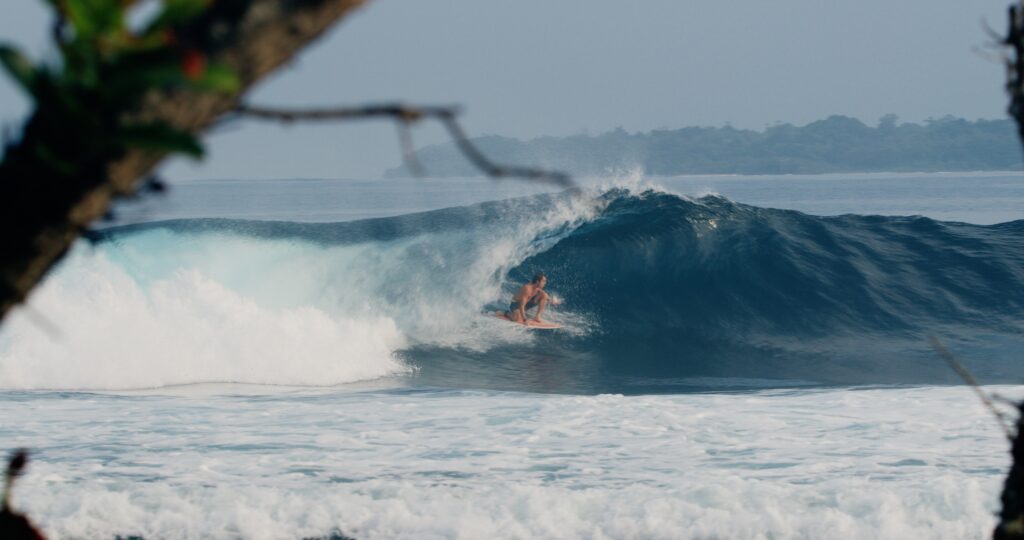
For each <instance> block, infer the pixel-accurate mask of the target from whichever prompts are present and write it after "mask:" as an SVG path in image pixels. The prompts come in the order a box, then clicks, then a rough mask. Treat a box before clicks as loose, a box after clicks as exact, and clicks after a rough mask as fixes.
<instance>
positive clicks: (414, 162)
mask: <svg viewBox="0 0 1024 540" xmlns="http://www.w3.org/2000/svg"><path fill="white" fill-rule="evenodd" d="M395 127H396V128H397V129H398V143H399V144H401V145H402V160H403V161H405V166H406V167H408V168H409V172H411V173H412V175H413V176H415V177H417V178H420V177H423V176H426V175H427V170H426V169H424V168H423V164H421V163H420V160H419V159H417V158H416V145H415V144H413V142H412V130H411V129H409V122H396V123H395Z"/></svg>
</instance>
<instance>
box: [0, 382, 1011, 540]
mask: <svg viewBox="0 0 1024 540" xmlns="http://www.w3.org/2000/svg"><path fill="white" fill-rule="evenodd" d="M988 390H991V391H997V392H1000V393H1002V394H1005V395H1011V396H1013V395H1018V396H1019V395H1021V394H1024V388H1021V387H1002V388H989V389H988ZM218 392H220V393H221V395H220V396H212V397H211V396H206V397H197V396H190V395H189V393H188V392H182V394H183V395H178V396H166V395H139V396H133V395H123V394H122V395H110V394H84V393H55V392H47V393H40V392H27V393H26V392H21V393H11V392H8V393H5V394H3V399H4V402H5V407H4V408H3V409H2V410H0V426H2V429H0V434H2V436H3V438H4V440H5V441H8V444H12V445H20V446H27V447H31V448H33V449H34V451H35V453H36V454H35V457H36V459H35V461H34V462H33V464H32V465H31V469H30V472H29V474H28V475H27V476H26V477H25V478H24V480H23V482H22V485H21V486H20V487H19V489H18V491H17V497H16V499H15V503H16V504H17V505H18V506H19V507H21V508H23V509H25V510H27V511H28V512H29V513H30V514H31V515H32V516H33V517H34V518H35V519H37V520H38V521H39V522H40V523H41V524H43V526H44V528H45V529H46V531H47V532H48V533H50V534H51V535H53V536H55V537H112V536H114V535H115V534H121V535H128V534H137V535H144V536H146V537H148V538H196V537H217V538H227V537H239V536H241V537H246V538H283V537H289V538H296V537H304V536H314V535H324V534H327V533H329V532H330V531H331V530H334V529H340V530H342V531H343V532H345V533H347V534H351V535H354V536H356V537H358V538H366V539H370V538H524V537H539V538H640V537H642V538H694V537H699V538H738V537H742V538H753V537H761V538H797V537H799V538H892V539H901V538H922V537H927V538H983V537H987V535H988V534H989V531H990V530H991V527H992V526H993V524H994V518H993V511H994V510H995V509H996V508H997V501H998V491H999V487H1000V482H1001V475H1002V473H1003V470H1004V469H1005V467H1006V466H1007V460H1008V459H1007V454H1006V451H1005V449H1006V441H1005V440H1004V439H1002V434H1001V432H1000V431H999V429H998V428H997V426H996V424H995V422H994V421H993V419H992V417H991V416H990V415H989V414H988V413H987V412H986V411H985V410H984V409H983V407H982V406H981V405H980V404H979V403H978V402H977V400H976V398H975V397H974V396H973V395H972V394H971V392H970V390H969V389H967V388H962V387H961V388H953V387H945V388H929V387H923V388H903V389H899V388H890V389H853V390H850V389H843V390H792V391H762V392H754V393H738V394H688V395H675V396H632V397H630V396H621V395H597V396H537V395H531V394H516V393H494V392H473V391H430V390H419V391H397V390H396V391H383V392H381V391H366V392H337V391H324V392H313V393H311V392H309V391H278V392H276V393H273V392H272V393H270V394H263V395H261V394H251V393H248V392H249V389H246V388H244V387H239V388H237V389H235V392H236V393H237V394H236V395H231V394H232V389H231V388H229V387H224V388H220V389H218Z"/></svg>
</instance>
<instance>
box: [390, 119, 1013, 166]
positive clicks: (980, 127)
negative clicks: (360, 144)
mask: <svg viewBox="0 0 1024 540" xmlns="http://www.w3.org/2000/svg"><path fill="white" fill-rule="evenodd" d="M473 141H474V142H475V143H476V144H477V145H478V146H479V147H480V148H481V149H482V150H483V151H485V152H487V153H488V154H489V155H491V156H493V157H494V158H495V159H496V160H498V161H501V162H511V163H522V164H528V165H534V166H541V167H548V168H553V169H559V170H564V171H567V172H570V173H572V174H577V175H604V174H614V173H617V172H621V171H623V170H627V169H633V168H640V169H642V170H643V171H644V172H645V173H646V174H650V175H659V176H671V175H682V174H820V173H844V172H939V171H984V170H989V171H991V170H1015V169H1019V168H1021V166H1022V164H1024V163H1022V153H1021V150H1020V143H1019V142H1018V140H1017V137H1016V134H1015V127H1014V124H1013V122H1012V121H1011V120H1009V119H1006V120H976V121H969V120H964V119H961V118H955V117H951V116H946V117H943V118H940V119H930V120H928V121H926V122H924V123H923V124H913V123H898V120H897V118H896V116H894V115H886V116H884V117H882V119H881V120H880V121H879V123H878V125H877V126H874V127H872V126H868V125H865V124H864V123H863V122H861V121H860V120H857V119H855V118H850V117H846V116H831V117H829V118H826V119H824V120H819V121H816V122H812V123H810V124H807V125H805V126H794V125H792V124H778V125H773V126H769V127H767V128H765V129H764V130H763V131H755V130H745V129H736V128H733V127H731V126H725V127H686V128H681V129H675V130H669V129H658V130H654V131H649V132H642V133H629V132H626V131H625V130H623V129H622V128H618V129H615V130H613V131H609V132H607V133H603V134H600V135H596V136H592V135H584V134H581V135H571V136H568V137H539V138H536V139H531V140H527V141H521V140H518V139H513V138H509V137H502V136H498V135H488V136H484V137H478V138H476V139H473ZM416 157H417V159H418V161H419V162H420V163H421V164H422V165H423V167H424V168H425V169H426V171H427V173H428V174H429V175H430V176H436V177H446V176H473V175H475V174H478V172H477V170H476V169H474V168H473V165H472V164H470V163H468V162H466V161H465V159H464V158H463V157H462V156H461V155H459V153H458V150H457V148H455V146H454V145H452V144H439V145H432V146H427V147H425V148H423V149H421V150H419V151H418V152H416ZM384 175H385V176H386V177H402V176H408V175H409V171H408V169H407V168H406V167H404V166H400V167H395V168H393V169H389V170H388V171H386V172H385V173H384Z"/></svg>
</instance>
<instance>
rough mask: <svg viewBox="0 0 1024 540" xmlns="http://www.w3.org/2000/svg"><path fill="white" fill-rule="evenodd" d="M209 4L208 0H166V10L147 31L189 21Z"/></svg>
mask: <svg viewBox="0 0 1024 540" xmlns="http://www.w3.org/2000/svg"><path fill="white" fill-rule="evenodd" d="M209 4H210V3H209V2H208V1H207V0H164V10H163V11H162V12H160V15H158V16H157V17H156V18H155V19H153V22H151V23H150V24H149V27H148V29H147V31H149V32H152V31H154V30H161V29H164V28H167V27H170V26H175V25H179V24H184V23H187V22H189V21H191V20H192V19H194V18H196V17H198V16H199V14H200V13H202V12H203V11H204V10H206V7H207V6H208V5H209Z"/></svg>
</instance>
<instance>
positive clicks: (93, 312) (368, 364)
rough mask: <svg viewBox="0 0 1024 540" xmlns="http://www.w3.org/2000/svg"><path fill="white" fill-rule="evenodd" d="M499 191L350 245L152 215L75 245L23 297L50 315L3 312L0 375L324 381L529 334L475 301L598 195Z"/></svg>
mask: <svg viewBox="0 0 1024 540" xmlns="http://www.w3.org/2000/svg"><path fill="white" fill-rule="evenodd" d="M522 203H523V205H524V206H529V204H528V203H529V201H522ZM508 204H509V208H508V209H507V212H508V213H509V214H510V220H509V224H510V225H514V226H499V227H494V228H493V229H489V230H488V229H481V230H460V231H447V232H444V233H440V234H428V233H424V234H420V235H411V236H404V237H400V238H398V239H395V240H389V241H378V242H363V243H356V244H349V245H333V246H330V245H328V246H325V245H320V244H316V243H314V242H313V241H311V240H302V239H295V240H282V239H265V238H264V239H261V238H255V237H250V236H245V235H240V234H230V233H228V232H224V231H222V232H202V233H177V232H172V231H171V230H168V229H160V228H156V229H152V230H148V231H144V232H140V233H135V234H132V235H129V236H126V237H120V238H118V239H116V240H115V241H113V242H109V243H105V244H101V245H100V246H98V247H96V248H90V247H86V246H84V245H80V246H78V247H77V248H76V250H75V252H74V253H73V254H72V255H71V256H70V258H69V260H67V261H65V262H64V263H63V264H62V265H61V267H60V268H58V270H57V271H56V272H55V275H54V276H52V277H51V278H50V279H48V280H47V281H46V282H45V283H44V284H43V286H42V287H41V288H40V290H39V291H38V292H36V293H35V295H33V297H32V298H31V300H30V303H31V309H32V310H33V311H35V312H37V313H40V314H42V315H43V316H44V317H45V318H46V319H48V320H49V321H50V324H49V325H45V326H40V325H38V324H35V323H34V321H33V319H32V318H30V317H26V316H25V315H26V314H24V313H21V314H17V313H16V314H15V316H13V317H12V318H11V320H10V321H9V322H8V323H7V324H5V325H4V327H3V328H2V330H0V388H69V389H129V388H149V387H159V386H165V385H173V384H187V383H199V382H223V381H227V382H239V383H256V384H282V385H334V384H339V383H346V382H352V381H359V380H366V379H372V378H376V377H381V376H385V375H391V374H396V373H400V372H402V371H404V370H406V369H407V368H406V366H404V365H403V364H402V362H401V361H399V360H398V359H397V358H396V353H397V352H398V351H399V350H400V349H402V348H403V347H406V346H408V345H410V344H430V345H438V346H456V347H463V348H469V349H477V350H484V349H486V348H487V347H489V346H492V345H493V344H495V343H500V342H509V341H520V342H521V341H524V340H530V339H533V336H530V335H529V333H528V332H524V331H523V330H522V329H521V328H517V327H515V326H513V325H509V324H502V323H501V322H499V321H497V320H495V319H493V317H484V316H483V314H482V311H483V308H484V306H486V305H487V304H488V303H490V302H495V301H496V300H499V299H501V298H502V297H505V298H507V295H508V292H507V291H505V290H504V289H503V287H504V286H505V283H504V282H505V277H506V275H507V274H508V272H509V270H510V269H512V268H514V267H515V266H516V265H518V264H520V263H521V262H522V261H523V260H524V259H526V258H527V257H529V256H530V255H533V254H535V253H537V252H539V251H543V250H545V249H547V248H549V247H550V246H551V245H553V244H554V243H555V242H557V241H558V240H559V239H561V238H563V237H564V236H565V235H566V234H568V233H569V232H571V231H572V230H573V229H574V228H575V227H577V226H579V224H581V223H583V222H585V221H586V220H588V219H590V218H592V217H593V216H594V215H596V213H597V212H599V210H600V207H601V203H600V202H599V200H596V199H594V198H592V197H588V196H579V197H568V198H565V199H564V200H562V201H561V202H555V203H554V204H551V205H550V206H549V207H547V208H544V209H542V210H537V208H536V207H529V208H523V209H519V208H517V207H516V206H515V203H514V202H510V203H508ZM555 287H556V288H557V285H555ZM559 311H560V313H559ZM559 311H556V310H552V311H549V312H548V315H549V318H551V319H552V320H554V321H561V322H566V323H569V322H571V323H572V327H573V328H575V329H576V330H577V331H579V332H585V331H586V328H587V325H586V321H585V320H583V319H582V318H581V317H580V316H579V315H577V314H573V313H572V312H571V310H559ZM51 325H52V326H53V327H55V328H56V335H48V334H47V331H46V330H47V326H51Z"/></svg>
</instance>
